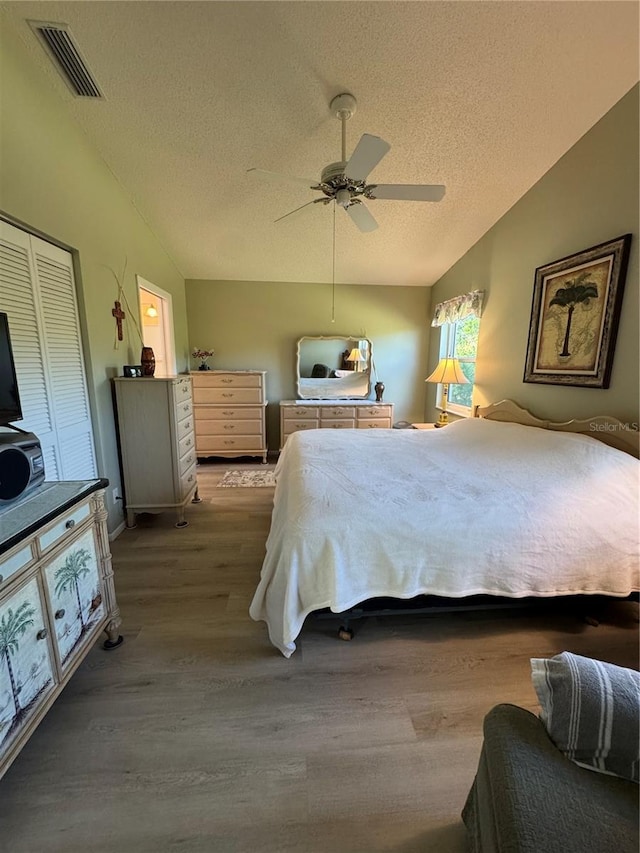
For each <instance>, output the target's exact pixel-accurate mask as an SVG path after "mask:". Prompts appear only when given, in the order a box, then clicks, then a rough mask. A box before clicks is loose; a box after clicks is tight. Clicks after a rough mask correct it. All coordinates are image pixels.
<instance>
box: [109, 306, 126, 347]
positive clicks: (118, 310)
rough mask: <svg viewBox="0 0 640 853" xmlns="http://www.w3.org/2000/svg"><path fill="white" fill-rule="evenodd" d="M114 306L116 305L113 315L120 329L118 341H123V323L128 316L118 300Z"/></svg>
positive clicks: (112, 310)
mask: <svg viewBox="0 0 640 853" xmlns="http://www.w3.org/2000/svg"><path fill="white" fill-rule="evenodd" d="M114 305H115V308H112V309H111V313H112V314H113V316H114V317H115V318H116V325H117V327H118V340H119V341H121V340H122V321H123V320H124V318H125V317H126V314H125V313H124V311H123V310H122V306H121V305H120V303H119V302H118V300H117V299H116V301H115V302H114Z"/></svg>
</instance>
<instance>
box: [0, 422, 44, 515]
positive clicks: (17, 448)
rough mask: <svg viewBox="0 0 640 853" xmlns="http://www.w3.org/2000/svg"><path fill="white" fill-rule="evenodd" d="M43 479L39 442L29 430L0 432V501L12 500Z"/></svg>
mask: <svg viewBox="0 0 640 853" xmlns="http://www.w3.org/2000/svg"><path fill="white" fill-rule="evenodd" d="M43 482H44V460H43V458H42V449H41V447H40V442H39V441H38V439H37V437H36V436H35V435H34V434H33V433H32V432H22V431H20V432H2V433H0V503H2V502H6V501H13V500H15V499H16V498H19V497H20V496H21V495H23V494H24V493H25V492H28V491H31V489H35V488H36V487H37V486H39V485H41V483H43Z"/></svg>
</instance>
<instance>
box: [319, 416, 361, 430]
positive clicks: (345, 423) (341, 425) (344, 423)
mask: <svg viewBox="0 0 640 853" xmlns="http://www.w3.org/2000/svg"><path fill="white" fill-rule="evenodd" d="M355 426H356V422H355V421H354V420H353V419H350V418H344V419H342V420H340V419H339V418H333V419H332V420H325V419H324V418H323V419H322V420H321V421H320V429H355Z"/></svg>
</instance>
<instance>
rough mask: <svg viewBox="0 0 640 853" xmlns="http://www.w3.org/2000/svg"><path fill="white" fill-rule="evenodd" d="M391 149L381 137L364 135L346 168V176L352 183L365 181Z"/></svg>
mask: <svg viewBox="0 0 640 853" xmlns="http://www.w3.org/2000/svg"><path fill="white" fill-rule="evenodd" d="M390 148H391V146H390V145H389V143H388V142H385V141H384V139H380V137H379V136H371V134H370V133H363V134H362V136H361V137H360V142H358V144H357V145H356V147H355V148H354V150H353V154H352V155H351V157H350V158H349V162H348V163H347V165H346V166H345V169H344V173H345V175H346V176H347V177H348V178H351V180H352V181H364V179H365V178H366V177H367V175H368V174H369V172H371V171H373V169H375V167H376V166H377V165H378V163H379V162H380V160H382V158H383V157H384V155H385V154H386V153H387V151H388V150H389V149H390Z"/></svg>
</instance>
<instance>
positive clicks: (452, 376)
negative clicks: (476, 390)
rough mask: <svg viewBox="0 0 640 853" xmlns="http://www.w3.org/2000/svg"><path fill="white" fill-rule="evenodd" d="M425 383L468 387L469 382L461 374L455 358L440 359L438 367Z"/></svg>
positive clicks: (458, 363)
mask: <svg viewBox="0 0 640 853" xmlns="http://www.w3.org/2000/svg"><path fill="white" fill-rule="evenodd" d="M424 381H425V382H439V383H442V384H443V385H468V384H469V380H468V379H467V377H466V376H465V375H464V373H463V372H462V367H461V366H460V362H459V361H458V359H457V358H441V359H440V361H439V362H438V366H437V367H436V369H435V370H434V371H433V373H432V374H431V375H430V376H427V378H426V379H425V380H424Z"/></svg>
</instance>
